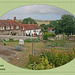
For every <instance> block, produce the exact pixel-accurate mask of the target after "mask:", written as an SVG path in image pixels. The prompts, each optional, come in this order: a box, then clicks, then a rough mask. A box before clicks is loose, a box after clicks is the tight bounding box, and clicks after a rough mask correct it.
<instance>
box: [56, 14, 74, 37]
mask: <svg viewBox="0 0 75 75" xmlns="http://www.w3.org/2000/svg"><path fill="white" fill-rule="evenodd" d="M55 33H56V34H59V33H60V34H62V33H65V34H66V35H67V36H68V37H69V35H70V34H71V33H72V34H75V18H74V17H73V16H72V15H62V17H61V19H60V20H58V21H57V24H56V26H55Z"/></svg>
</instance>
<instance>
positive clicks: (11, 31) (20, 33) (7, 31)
mask: <svg viewBox="0 0 75 75" xmlns="http://www.w3.org/2000/svg"><path fill="white" fill-rule="evenodd" d="M11 33H16V35H18V36H22V31H21V30H6V31H4V30H3V31H0V35H11Z"/></svg>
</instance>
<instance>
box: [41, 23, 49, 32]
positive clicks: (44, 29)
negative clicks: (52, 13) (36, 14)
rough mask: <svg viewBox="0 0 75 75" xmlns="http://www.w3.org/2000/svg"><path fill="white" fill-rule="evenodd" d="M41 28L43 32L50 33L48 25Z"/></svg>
mask: <svg viewBox="0 0 75 75" xmlns="http://www.w3.org/2000/svg"><path fill="white" fill-rule="evenodd" d="M40 27H41V29H42V31H43V32H47V31H48V25H46V24H41V25H40Z"/></svg>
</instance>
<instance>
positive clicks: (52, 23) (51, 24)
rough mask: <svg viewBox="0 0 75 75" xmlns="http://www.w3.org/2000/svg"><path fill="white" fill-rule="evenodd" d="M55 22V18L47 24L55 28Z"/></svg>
mask: <svg viewBox="0 0 75 75" xmlns="http://www.w3.org/2000/svg"><path fill="white" fill-rule="evenodd" d="M56 23H57V20H55V21H51V22H50V23H49V24H48V27H53V28H55V25H56Z"/></svg>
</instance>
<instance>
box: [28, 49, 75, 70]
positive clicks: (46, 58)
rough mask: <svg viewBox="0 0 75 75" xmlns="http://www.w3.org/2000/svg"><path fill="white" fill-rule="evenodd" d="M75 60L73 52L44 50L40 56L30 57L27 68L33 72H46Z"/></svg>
mask: <svg viewBox="0 0 75 75" xmlns="http://www.w3.org/2000/svg"><path fill="white" fill-rule="evenodd" d="M74 58H75V52H74V51H73V50H68V51H67V52H66V51H64V50H53V49H52V48H51V49H50V51H47V50H43V51H41V53H40V55H34V56H32V55H30V56H29V61H28V63H27V67H28V68H29V69H33V70H44V69H51V68H54V67H58V66H61V65H64V64H66V63H68V62H70V61H71V60H72V59H74Z"/></svg>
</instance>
